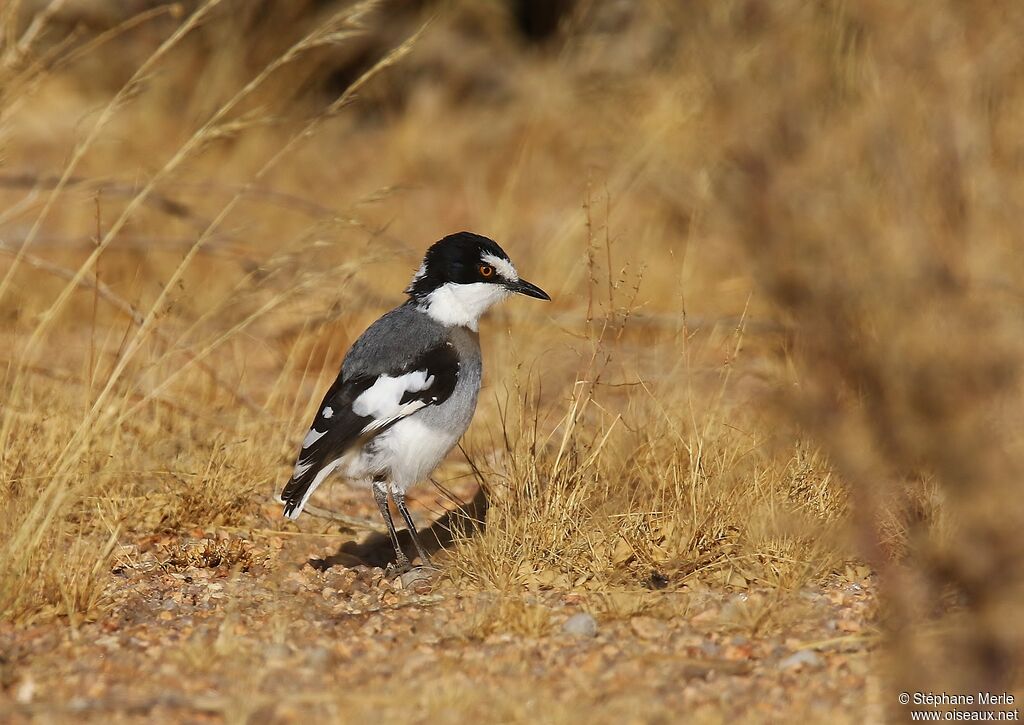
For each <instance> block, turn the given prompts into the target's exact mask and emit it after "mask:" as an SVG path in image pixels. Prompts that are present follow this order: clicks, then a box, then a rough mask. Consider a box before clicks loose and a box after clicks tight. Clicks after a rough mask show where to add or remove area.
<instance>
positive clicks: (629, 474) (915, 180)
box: [0, 0, 1024, 718]
mask: <svg viewBox="0 0 1024 725" xmlns="http://www.w3.org/2000/svg"><path fill="white" fill-rule="evenodd" d="M59 5H60V3H52V4H51V5H50V6H47V7H49V8H51V9H52V10H54V12H50V10H47V9H43V10H40V11H38V13H35V12H34V10H33V8H34V7H35V4H32V3H26V4H24V5H19V4H18V3H13V4H9V5H7V6H5V9H0V30H2V39H0V199H2V200H0V243H2V245H3V246H2V251H3V254H4V256H3V257H2V258H3V259H4V262H3V269H2V274H3V276H2V281H0V318H2V320H3V322H2V327H0V334H2V335H3V341H4V343H5V344H4V349H5V351H6V352H5V353H4V355H5V358H4V360H3V363H4V375H3V380H2V383H0V384H2V386H3V392H2V400H3V407H2V417H0V450H2V454H0V496H2V497H3V499H4V501H5V505H4V507H3V510H2V511H0V614H2V617H3V618H5V619H11V620H15V621H18V622H20V623H28V622H33V621H48V620H50V619H51V618H52V617H54V616H59V617H66V618H68V619H69V620H70V622H71V623H72V624H74V623H76V622H79V621H81V620H82V618H83V617H84V618H88V617H93V616H95V615H96V612H97V611H98V610H100V609H101V608H102V606H103V601H102V596H103V591H104V586H105V585H106V584H105V581H106V577H107V574H108V573H109V569H110V561H111V555H112V552H113V551H114V548H115V546H116V544H118V543H119V542H120V543H123V542H130V541H135V540H138V539H139V538H140V537H144V536H146V535H148V534H150V533H152V532H157V531H188V530H190V529H191V528H193V527H200V528H209V527H217V526H221V527H231V526H243V527H256V528H263V529H272V530H275V531H279V530H289V529H290V527H291V526H292V525H291V524H286V523H284V522H282V521H281V520H280V519H279V518H278V517H277V516H276V514H275V513H273V509H271V508H269V503H270V500H271V495H272V493H273V492H274V490H275V488H276V487H277V486H279V485H280V483H281V482H282V481H283V479H284V478H285V476H286V472H287V470H288V464H289V460H290V457H291V455H292V452H293V451H292V448H293V447H294V444H295V442H296V440H297V437H296V436H297V435H298V434H297V431H301V430H302V429H303V425H304V424H305V422H306V421H307V420H308V418H309V417H310V413H311V410H312V407H311V406H312V405H314V404H315V402H316V400H317V399H318V398H317V397H316V396H317V395H319V393H320V391H322V390H323V388H324V387H325V385H326V384H327V383H328V382H329V379H330V378H331V377H332V376H333V375H334V372H335V370H336V366H337V364H338V362H339V360H340V356H341V355H342V353H343V351H344V349H345V347H346V346H347V345H348V344H349V343H350V342H351V341H352V340H353V339H354V337H355V336H356V335H357V334H358V333H359V332H360V331H361V330H362V329H363V327H364V326H365V325H366V324H367V323H368V322H369V321H370V320H372V319H373V318H374V317H376V316H377V315H378V314H379V313H380V312H381V311H382V310H384V309H385V308H387V307H388V306H390V305H393V304H395V303H397V302H398V301H399V299H400V295H399V290H401V289H402V286H403V285H404V284H405V282H406V277H407V276H408V275H409V274H410V273H411V271H412V270H413V269H414V268H415V266H416V263H417V259H418V256H419V254H420V253H421V251H422V249H423V248H424V247H425V245H427V244H428V243H430V242H431V241H433V240H434V239H436V238H439V237H440V236H442V235H443V234H445V233H448V232H450V231H452V230H455V229H460V228H467V229H473V230H476V231H479V232H482V233H485V234H489V235H491V236H493V237H494V238H496V239H498V240H499V241H500V242H501V243H502V244H503V245H504V246H505V248H506V250H508V251H509V252H510V254H511V255H512V257H513V258H514V259H516V260H517V261H518V263H519V266H520V268H521V269H522V270H523V273H524V274H525V275H526V276H528V277H529V278H530V279H533V280H535V281H537V282H538V283H539V284H541V286H543V287H544V288H545V289H548V290H549V291H550V292H551V293H552V296H553V297H554V300H555V301H554V303H553V304H552V305H550V306H548V307H541V306H538V305H535V304H532V303H530V302H528V301H523V300H518V301H512V302H510V303H508V304H507V305H506V307H505V308H504V309H502V310H500V311H498V312H496V313H494V314H493V315H492V319H490V320H489V321H488V323H489V324H487V325H486V328H485V330H484V337H485V341H484V344H485V357H486V379H485V384H486V386H487V387H486V388H485V391H484V394H483V396H482V400H481V405H480V410H479V412H478V415H477V418H476V421H475V422H474V424H473V427H472V428H471V431H470V433H469V435H468V437H467V440H466V441H465V448H466V452H467V454H468V458H469V460H471V461H472V463H473V467H472V468H467V467H466V466H464V465H462V463H460V461H459V460H458V459H457V457H454V456H453V461H452V463H451V465H450V466H448V467H446V468H445V469H444V470H442V471H441V472H440V474H439V479H440V480H445V481H449V482H452V481H456V482H458V481H462V482H464V481H465V480H467V479H469V478H472V477H473V476H475V477H476V478H477V479H479V480H480V481H481V483H482V485H483V486H484V487H485V489H486V491H487V492H488V494H489V503H490V507H489V511H488V514H487V521H486V527H485V528H484V529H483V530H482V531H478V530H475V529H474V527H472V526H466V527H464V528H465V532H470V531H472V532H473V533H471V534H470V533H465V532H464V533H463V534H461V535H457V536H456V541H455V544H454V546H453V547H452V548H451V550H450V553H449V556H448V559H447V565H446V568H447V572H448V576H449V577H450V578H451V579H452V580H453V581H454V582H455V583H456V584H457V585H458V586H459V587H462V588H465V589H478V590H482V591H485V592H491V591H493V592H497V593H499V594H500V595H501V596H499V597H498V598H497V599H496V600H495V601H496V604H495V608H494V610H493V612H488V613H487V614H486V615H485V616H483V617H482V618H481V619H480V623H479V626H477V625H472V626H470V629H473V628H474V627H475V630H474V631H475V632H476V634H475V635H473V636H486V635H487V634H488V633H489V632H491V631H494V628H495V627H497V628H498V629H499V630H502V631H511V630H514V631H520V632H524V633H528V634H530V635H531V636H533V635H539V634H542V633H543V631H544V628H545V627H546V626H547V624H546V622H547V620H546V619H544V618H543V617H535V616H534V614H535V613H534V611H533V609H531V607H533V606H534V605H533V604H531V603H530V601H528V600H526V599H523V598H522V596H521V595H522V593H523V592H524V591H529V592H537V591H545V590H549V589H555V590H559V591H562V590H564V591H569V590H574V591H575V590H579V591H591V592H595V593H600V594H601V596H607V597H609V598H608V599H607V600H604V601H605V602H606V603H605V604H604V605H602V606H604V615H606V616H612V617H614V616H621V617H628V616H632V615H633V614H636V613H637V612H639V611H645V610H646V608H648V606H661V605H650V604H649V602H648V601H647V600H645V599H644V596H640V594H638V592H639V593H642V592H646V591H648V590H649V589H651V588H656V587H657V586H660V585H661V582H663V581H664V582H668V583H669V584H670V586H671V587H673V588H675V589H679V588H683V587H686V588H689V589H690V590H695V589H699V588H700V587H702V586H707V585H708V584H711V585H713V586H717V587H721V588H724V589H726V590H730V591H742V590H746V589H748V588H750V589H753V588H758V589H759V591H768V592H771V594H770V595H769V596H762V595H760V594H759V595H758V599H757V601H756V602H755V604H756V606H755V605H751V606H750V607H749V608H748V610H746V611H745V612H744V613H742V615H741V616H739V617H738V619H737V623H736V626H737V628H738V629H742V630H744V631H748V632H755V633H756V632H757V631H759V630H762V629H764V628H766V627H771V626H772V622H774V621H781V620H784V619H785V618H787V617H790V616H793V615H794V612H797V611H798V605H797V604H796V603H795V602H794V597H795V596H796V594H797V593H798V592H799V591H800V589H801V587H802V586H804V585H805V584H806V583H807V582H811V581H816V580H820V579H822V578H823V577H826V576H828V575H829V574H830V573H832V572H835V571H842V570H843V567H844V566H845V564H846V563H847V562H849V561H851V560H853V559H857V558H861V557H863V558H865V559H866V560H867V561H869V562H870V564H871V566H873V567H875V568H876V569H878V570H879V571H880V572H882V573H883V575H884V581H885V583H886V584H887V586H888V589H887V591H888V592H889V594H890V596H889V598H888V602H887V607H888V608H887V615H888V617H889V620H888V621H889V624H890V625H891V626H890V631H891V632H892V633H893V637H894V641H895V642H896V643H898V644H899V647H898V648H897V649H896V650H894V651H896V652H898V653H902V654H903V655H905V656H898V657H895V658H894V659H893V666H894V667H895V668H896V669H895V670H894V677H896V678H897V679H898V680H899V681H900V682H903V683H909V682H910V681H911V680H910V678H916V679H915V680H913V681H914V682H915V683H917V684H918V685H919V689H925V690H927V689H933V690H938V689H940V687H941V686H949V687H964V686H966V685H967V684H970V685H971V686H974V687H977V686H982V685H984V686H986V687H988V688H989V689H991V688H993V687H995V686H996V684H995V683H1000V684H999V686H1000V687H1005V686H1009V685H1010V684H1012V683H1014V682H1019V674H1018V673H1019V666H1020V662H1019V655H1020V653H1021V652H1024V647H1022V646H1021V640H1022V634H1024V633H1022V632H1021V630H1020V625H1019V622H1020V621H1022V620H1021V617H1020V604H1019V602H1020V594H1021V588H1022V586H1024V571H1022V570H1021V567H1022V564H1021V562H1022V561H1024V557H1022V556H1021V554H1022V553H1024V552H1022V551H1021V538H1020V537H1019V535H1018V532H1019V530H1020V528H1021V526H1022V525H1024V511H1022V509H1021V497H1020V496H1019V495H1017V493H1016V488H1017V485H1018V483H1017V482H1018V481H1019V480H1020V473H1021V470H1020V468H1021V463H1022V458H1021V457H1022V453H1024V447H1022V441H1021V438H1020V435H1019V433H1018V431H1019V430H1020V426H1019V424H1018V419H1019V417H1020V416H1019V411H1020V402H1021V401H1020V389H1019V384H1018V375H1017V372H1018V368H1019V365H1020V362H1021V360H1022V359H1024V350H1022V349H1021V344H1020V341H1021V340H1022V339H1024V334H1022V333H1024V330H1022V327H1021V316H1020V312H1019V310H1020V302H1021V299H1022V293H1024V290H1022V289H1021V284H1020V280H1021V279H1024V275H1022V273H1024V254H1022V249H1024V248H1022V247H1021V245H1020V243H1019V239H1018V238H1017V237H1018V236H1019V235H1018V234H1017V233H1016V229H1017V226H1018V224H1017V220H1018V219H1019V218H1020V214H1019V211H1020V210H1019V208H1018V207H1019V206H1020V201H1019V200H1020V199H1021V198H1024V197H1022V196H1021V191H1022V189H1021V188H1020V183H1021V181H1020V180H1021V178H1022V176H1021V174H1020V168H1019V167H1020V161H1019V159H1020V149H1019V144H1020V142H1019V138H1018V136H1019V134H1017V133H1016V129H1019V127H1020V121H1021V118H1020V116H1021V110H1022V109H1024V105H1022V102H1024V92H1022V91H1024V89H1022V88H1021V80H1020V76H1019V73H1016V72H1015V69H1017V68H1019V62H1020V51H1019V43H1017V42H1016V38H1017V37H1018V36H1019V31H1020V30H1021V29H1022V27H1024V18H1022V17H1021V14H1020V10H1019V9H1018V8H1017V7H1016V5H1015V4H1014V3H1012V2H1005V3H993V4H989V5H988V6H986V7H985V8H984V9H982V8H971V9H970V11H969V12H968V11H967V9H965V8H961V7H960V6H959V5H958V4H957V3H955V2H952V0H950V2H938V3H932V4H929V5H928V6H927V7H924V6H918V5H917V4H915V3H909V2H908V3H902V2H897V3H891V2H885V3H882V2H879V3H874V2H871V3H859V4H857V6H856V7H855V8H853V7H850V4H845V3H830V2H827V3H804V2H796V1H793V2H789V1H785V2H779V3H759V2H739V1H738V0H737V1H735V2H733V1H729V2H720V3H709V4H706V5H700V4H698V5H691V4H683V5H681V6H680V8H676V7H674V6H672V7H670V6H669V5H668V4H661V3H655V2H651V3H636V4H635V5H633V6H632V8H631V9H621V8H620V9H618V10H616V9H615V8H614V7H613V6H612V5H611V4H605V3H600V2H596V3H586V2H583V3H580V4H579V5H578V7H577V8H576V10H575V12H573V13H571V14H570V15H569V17H567V18H566V19H565V22H564V24H563V25H564V27H563V28H562V32H561V34H560V36H559V40H558V43H559V44H560V48H559V49H558V50H557V51H556V50H555V49H554V48H546V49H537V48H525V47H523V45H522V42H521V41H519V40H516V39H514V31H513V30H512V29H511V27H510V25H511V21H510V19H509V17H508V16H507V14H506V13H504V12H503V11H502V10H500V9H499V6H498V5H497V4H494V5H493V6H492V5H489V4H479V3H472V2H456V3H450V4H444V5H443V6H439V8H437V9H436V10H437V13H436V15H434V16H432V17H433V20H432V22H430V23H429V24H427V25H425V26H424V22H425V21H426V20H427V16H426V15H423V16H420V15H418V14H416V13H409V12H405V11H403V12H398V11H397V10H395V9H393V8H390V7H388V4H387V3H386V2H382V3H376V2H365V3H358V4H355V5H353V4H348V3H337V4H331V3H327V4H325V5H317V8H318V9H314V5H315V4H313V3H309V4H306V3H295V4H294V5H295V7H294V8H293V9H292V10H289V11H287V12H286V11H284V10H282V9H281V8H277V9H273V10H270V9H268V8H270V7H272V6H273V4H272V3H250V4H248V5H247V4H245V3H239V2H231V1H229V0H223V1H217V0H209V1H207V2H200V3H190V4H186V5H185V6H184V7H182V6H173V7H171V8H167V9H156V10H153V11H151V12H149V13H146V14H144V15H140V16H137V17H133V18H120V19H113V20H111V21H109V28H107V29H104V30H99V29H96V28H91V29H89V28H82V27H76V26H74V25H73V24H70V23H69V22H68V20H67V18H66V17H65V16H64V15H62V14H61V12H58V10H59ZM242 7H245V8H248V9H246V10H244V11H243V10H240V8H242ZM258 7H262V8H264V12H263V14H261V12H260V11H259V10H257V9H256V8H258ZM325 7H326V9H325ZM612 28H615V30H614V31H613V30H612ZM285 37H287V40H286V41H285V40H284V38H285ZM119 54H123V55H119ZM115 57H122V58H129V59H131V60H132V63H133V65H132V66H131V68H126V67H124V64H123V63H121V64H115V63H114V62H113V61H112V59H113V58H115ZM115 66H117V67H115ZM338 68H342V69H343V72H335V73H332V70H333V69H338ZM83 78H88V79H89V82H88V83H86V82H83V81H82V79H83ZM471 488H472V487H471V486H470V487H468V488H466V489H465V490H471ZM304 526H305V527H306V528H307V529H311V528H315V527H317V526H321V525H320V524H319V523H312V524H304ZM207 553H209V552H207ZM236 553H237V552H236ZM191 555H192V554H191V553H188V552H184V553H181V556H186V557H187V556H191ZM616 593H618V594H621V595H623V596H620V597H619V599H615V596H617V594H616ZM940 602H941V603H942V604H940ZM678 606H679V607H681V608H679V609H678V610H673V611H667V612H663V614H664V616H679V615H681V614H683V613H685V611H686V610H685V605H678ZM922 621H930V622H931V623H933V624H934V626H931V625H929V626H919V623H920V622H922ZM954 622H955V623H956V627H955V628H953V627H951V626H949V624H950V623H954ZM953 629H955V631H956V635H955V636H954V635H952V634H944V633H948V632H950V631H951V630H953ZM936 633H938V634H936ZM936 648H937V649H936ZM936 651H937V652H944V653H946V654H947V655H948V653H950V652H959V653H962V654H961V655H958V661H959V662H961V666H959V667H956V668H949V667H947V666H945V665H944V664H943V665H940V664H939V663H940V662H945V661H948V660H947V659H943V658H942V657H940V658H939V659H936V660H934V662H935V663H936V666H937V667H936V668H929V667H927V666H923V665H922V662H925V663H927V662H929V661H933V660H929V659H928V658H927V657H925V655H922V654H921V653H922V652H925V653H932V652H936ZM922 657H924V659H922ZM453 687H456V685H454V684H453ZM456 689H458V688H457V687H456ZM900 689H913V688H912V687H911V686H910V685H909V684H903V685H901V686H900ZM435 696H436V697H437V698H439V700H438V701H439V702H440V701H443V700H444V698H445V697H446V695H445V693H444V692H437V693H435ZM510 702H511V701H510ZM435 706H436V704H435ZM509 707H512V705H511V704H510V705H509ZM509 717H510V718H512V715H509Z"/></svg>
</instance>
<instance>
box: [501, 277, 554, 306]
mask: <svg viewBox="0 0 1024 725" xmlns="http://www.w3.org/2000/svg"><path fill="white" fill-rule="evenodd" d="M508 288H509V289H510V290H512V291H513V292H515V293H517V294H521V295H526V296H527V297H536V298H537V299H538V300H549V301H550V300H551V297H550V296H549V295H548V293H547V292H545V291H544V290H542V289H541V288H540V287H538V286H537V285H535V284H533V283H531V282H527V281H526V280H525V279H519V280H516V281H515V282H509V283H508Z"/></svg>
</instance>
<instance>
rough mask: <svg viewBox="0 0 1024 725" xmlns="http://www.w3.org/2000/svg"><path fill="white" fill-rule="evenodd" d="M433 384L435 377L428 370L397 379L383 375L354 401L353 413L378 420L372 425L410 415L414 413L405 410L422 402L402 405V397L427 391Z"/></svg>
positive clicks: (414, 372)
mask: <svg viewBox="0 0 1024 725" xmlns="http://www.w3.org/2000/svg"><path fill="white" fill-rule="evenodd" d="M433 384H434V376H433V375H430V374H429V373H428V371H426V370H415V371H413V372H411V373H406V374H405V375H399V376H397V377H391V376H390V375H381V376H380V377H379V378H377V381H376V382H375V383H374V384H373V385H371V386H370V387H369V388H367V389H366V390H364V391H363V393H362V395H360V396H359V397H358V398H356V399H355V401H353V403H352V412H353V413H355V414H356V415H358V416H364V417H365V416H369V417H372V418H375V419H376V420H375V421H374V423H373V424H371V425H374V424H375V423H377V421H379V420H380V419H382V418H383V419H390V418H393V417H395V416H396V415H398V416H402V415H409V413H411V412H414V411H409V412H405V411H404V410H403V409H405V408H408V407H410V406H412V405H414V404H415V403H416V402H420V401H412V402H410V403H406V404H405V405H402V396H403V395H405V394H406V393H418V392H420V391H423V390H426V389H427V388H429V387H430V386H431V385H433ZM420 407H422V404H421V406H420ZM416 410H418V408H417V409H416Z"/></svg>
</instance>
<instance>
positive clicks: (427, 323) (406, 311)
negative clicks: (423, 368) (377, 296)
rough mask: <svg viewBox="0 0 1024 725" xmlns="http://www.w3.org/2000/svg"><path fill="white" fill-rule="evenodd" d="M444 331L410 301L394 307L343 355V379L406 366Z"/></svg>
mask: <svg viewBox="0 0 1024 725" xmlns="http://www.w3.org/2000/svg"><path fill="white" fill-rule="evenodd" d="M447 336H448V330H447V328H445V327H444V326H443V325H441V324H440V323H438V322H436V321H435V320H433V319H432V318H431V317H430V316H429V315H427V314H426V313H424V312H421V311H420V310H417V309H416V308H415V307H414V306H412V305H410V304H404V305H401V306H400V307H396V308H395V309H393V310H391V311H390V312H388V313H386V314H385V315H383V316H382V317H381V318H380V319H379V320H377V321H376V322H374V323H373V324H372V325H370V327H368V328H367V329H366V331H365V332H364V333H363V334H362V335H360V336H359V339H358V340H356V341H355V343H354V344H353V345H352V349H351V350H349V351H348V354H347V355H346V356H345V361H344V362H343V363H342V365H341V374H342V377H343V378H344V379H346V380H350V379H353V378H359V377H364V376H367V377H370V376H377V375H382V374H387V373H388V372H390V371H393V370H396V369H402V368H407V367H408V366H411V365H412V364H413V362H414V361H415V360H416V359H417V358H419V357H420V356H421V355H422V354H423V353H425V352H426V351H428V350H430V349H431V348H433V347H436V346H437V345H440V344H442V343H443V342H444V341H445V340H446V338H447Z"/></svg>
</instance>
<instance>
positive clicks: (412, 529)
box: [391, 488, 433, 566]
mask: <svg viewBox="0 0 1024 725" xmlns="http://www.w3.org/2000/svg"><path fill="white" fill-rule="evenodd" d="M391 497H392V498H393V499H395V505H396V506H397V507H398V510H399V512H400V513H401V514H402V518H403V519H405V525H406V527H407V528H408V529H409V535H410V536H412V543H413V544H414V545H415V546H416V553H417V554H419V555H420V561H421V562H422V563H423V566H433V565H432V564H431V563H430V556H428V555H427V550H426V549H424V548H423V545H422V544H420V536H419V533H418V532H417V531H416V525H415V524H413V522H412V515H410V514H409V509H407V508H406V507H405V491H399V490H398V489H397V488H395V489H392V491H391Z"/></svg>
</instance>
